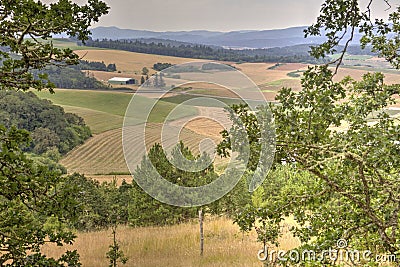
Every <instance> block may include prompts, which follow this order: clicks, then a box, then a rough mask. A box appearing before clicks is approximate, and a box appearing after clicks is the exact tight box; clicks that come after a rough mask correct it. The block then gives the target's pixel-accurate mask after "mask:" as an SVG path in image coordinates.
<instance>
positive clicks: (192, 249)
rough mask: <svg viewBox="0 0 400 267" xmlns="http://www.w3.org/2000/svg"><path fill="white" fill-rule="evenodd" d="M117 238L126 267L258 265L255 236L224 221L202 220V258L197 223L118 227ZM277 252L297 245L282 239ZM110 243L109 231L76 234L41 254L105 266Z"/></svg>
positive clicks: (284, 238) (224, 219)
mask: <svg viewBox="0 0 400 267" xmlns="http://www.w3.org/2000/svg"><path fill="white" fill-rule="evenodd" d="M117 231H118V232H117V239H118V241H119V242H120V243H121V249H122V250H123V251H124V253H125V254H126V256H127V257H128V258H129V261H128V263H127V265H126V266H141V267H147V266H148V267H153V266H165V267H168V266H171V267H179V266H185V267H190V266H202V267H214V266H215V267H217V266H218V267H219V266H243V267H244V266H245V267H251V266H260V267H261V266H262V263H261V262H260V261H259V260H258V259H257V252H258V251H259V250H260V249H261V248H262V245H261V244H260V243H257V242H256V236H255V233H254V232H252V233H250V234H248V235H244V234H242V233H241V232H240V231H239V228H238V226H237V225H233V223H232V221H231V220H229V219H226V218H210V217H207V216H206V218H205V221H204V238H205V239H204V256H203V257H201V256H199V239H200V238H199V225H198V222H197V221H193V222H191V223H185V224H180V225H174V226H167V227H146V228H130V227H119V228H118V230H117ZM281 242H282V246H281V249H290V248H293V247H294V246H295V245H297V244H298V243H297V241H296V239H294V238H292V237H288V236H285V234H284V237H283V239H281ZM111 243H112V236H111V231H100V232H91V233H78V238H77V239H76V242H75V244H74V245H73V246H69V247H56V246H46V247H45V248H44V249H43V252H44V253H46V254H47V255H49V256H58V255H60V253H62V252H63V251H65V250H66V249H77V250H78V252H79V254H80V255H81V261H82V264H83V266H86V267H102V266H108V265H107V264H108V263H107V259H106V256H105V255H106V252H107V251H108V246H109V245H110V244H111Z"/></svg>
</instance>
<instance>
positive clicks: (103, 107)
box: [36, 89, 197, 133]
mask: <svg viewBox="0 0 400 267" xmlns="http://www.w3.org/2000/svg"><path fill="white" fill-rule="evenodd" d="M55 91H56V93H55V94H50V93H48V92H46V91H42V92H36V94H37V95H38V96H39V97H41V98H45V99H49V100H51V101H52V102H53V103H54V104H57V105H60V106H63V107H64V108H65V109H66V110H67V111H68V112H73V113H76V114H78V115H79V116H81V117H83V118H84V119H85V121H86V123H87V124H88V125H89V127H90V128H91V129H92V131H93V132H94V133H101V132H104V131H107V130H111V129H116V128H121V127H122V122H123V117H124V116H125V111H126V108H127V106H128V104H129V102H130V100H131V98H132V94H130V93H121V92H104V91H88V90H71V89H65V90H64V89H58V90H55ZM136 97H138V99H140V101H139V102H140V103H141V104H142V106H140V105H138V106H136V107H135V110H137V113H135V114H129V117H131V118H133V119H137V120H138V123H140V122H142V121H143V120H144V119H145V114H143V113H142V112H140V110H141V109H143V108H144V107H145V106H146V105H149V104H152V103H153V102H154V100H153V99H150V98H146V97H142V96H136ZM175 106H176V104H174V103H169V102H164V101H160V102H158V103H157V104H156V106H155V108H154V110H153V112H152V113H151V114H150V117H149V120H148V121H149V122H163V121H164V119H165V118H166V116H167V115H168V113H169V112H170V111H171V110H172V109H173V108H174V107H175ZM181 111H182V112H180V114H177V116H175V117H173V118H171V119H178V118H182V117H186V116H190V115H195V114H197V111H196V109H195V108H193V107H183V108H182V109H181Z"/></svg>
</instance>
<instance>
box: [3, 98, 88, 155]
mask: <svg viewBox="0 0 400 267" xmlns="http://www.w3.org/2000/svg"><path fill="white" fill-rule="evenodd" d="M0 124H2V125H4V126H6V127H8V128H9V127H11V126H15V127H17V128H19V129H25V130H27V131H30V132H31V138H32V142H31V143H30V145H29V146H28V147H27V148H26V149H25V150H26V151H28V152H33V153H35V154H44V153H46V152H48V151H52V152H56V153H57V152H59V153H61V154H65V153H67V152H68V151H70V150H71V149H73V148H74V147H75V146H77V145H79V144H82V143H83V142H84V141H85V140H86V139H88V138H89V137H90V136H91V131H90V129H89V127H88V126H86V124H85V122H84V120H83V119H82V118H81V117H79V116H77V115H75V114H72V113H65V112H64V109H63V108H62V107H60V106H56V105H53V104H52V103H51V102H50V101H48V100H43V99H39V98H38V97H37V96H36V95H35V94H34V93H32V92H26V93H24V92H16V91H0Z"/></svg>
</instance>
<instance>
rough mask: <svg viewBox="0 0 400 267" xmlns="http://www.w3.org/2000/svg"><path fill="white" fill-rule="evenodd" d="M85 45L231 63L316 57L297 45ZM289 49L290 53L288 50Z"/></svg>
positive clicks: (109, 42)
mask: <svg viewBox="0 0 400 267" xmlns="http://www.w3.org/2000/svg"><path fill="white" fill-rule="evenodd" d="M85 45H87V46H91V47H100V48H109V49H118V50H124V51H130V52H138V53H146V54H156V55H165V56H174V57H186V58H199V59H209V60H220V61H233V62H257V63H259V62H285V63H290V62H293V63H296V62H308V63H316V62H317V61H316V60H315V58H313V57H311V56H310V55H309V54H308V52H307V51H308V50H309V48H307V50H304V49H298V47H296V46H294V47H288V48H268V49H255V50H250V49H245V50H233V49H224V48H222V47H221V48H215V47H210V46H207V45H197V44H186V45H185V44H181V45H171V44H169V43H168V44H163V43H154V42H151V43H145V42H143V41H140V40H108V39H103V40H92V39H89V40H87V41H86V42H85ZM288 50H289V51H292V54H291V55H288V54H287V52H288Z"/></svg>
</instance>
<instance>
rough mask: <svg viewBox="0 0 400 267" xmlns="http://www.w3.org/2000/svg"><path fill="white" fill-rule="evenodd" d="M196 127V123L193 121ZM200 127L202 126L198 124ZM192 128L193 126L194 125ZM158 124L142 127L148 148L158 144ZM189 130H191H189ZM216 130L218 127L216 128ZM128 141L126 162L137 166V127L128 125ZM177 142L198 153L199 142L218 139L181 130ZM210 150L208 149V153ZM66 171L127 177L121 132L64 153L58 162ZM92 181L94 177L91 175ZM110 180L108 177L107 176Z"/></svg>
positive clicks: (139, 151) (139, 154)
mask: <svg viewBox="0 0 400 267" xmlns="http://www.w3.org/2000/svg"><path fill="white" fill-rule="evenodd" d="M196 123H197V124H199V122H196ZM200 125H202V127H204V124H203V123H202V124H200ZM194 126H197V125H196V124H194ZM162 127H163V125H162V124H156V123H153V124H148V125H147V127H146V135H145V138H146V145H147V147H146V148H147V149H149V148H150V147H151V146H152V145H153V144H155V143H160V142H161V130H162ZM192 128H193V127H192ZM217 129H218V128H217ZM127 131H129V141H130V144H131V145H132V147H128V148H125V152H126V153H127V154H128V155H129V157H130V160H134V161H135V163H136V164H139V163H140V161H141V160H142V157H143V155H144V151H143V150H144V149H142V147H143V141H142V139H140V136H141V135H142V134H143V132H142V128H141V127H140V126H130V128H129V129H127ZM163 131H167V133H168V132H169V134H171V133H172V132H174V131H176V128H175V127H167V128H164V129H163ZM179 137H180V140H182V141H183V142H184V144H185V145H186V146H188V147H189V148H190V149H191V150H192V151H193V152H194V153H199V150H198V146H199V143H200V141H201V140H203V139H205V138H207V137H209V138H211V139H213V140H214V141H215V142H217V141H218V140H219V138H218V136H215V132H214V134H213V135H208V136H205V135H201V134H198V133H196V132H194V131H191V130H189V129H187V128H183V129H182V131H181V132H180V133H179ZM174 141H175V140H173V139H172V138H170V139H167V140H166V141H165V143H166V144H167V145H169V146H170V147H173V146H175V142H174ZM211 149H212V148H211V147H209V148H208V150H211ZM61 164H63V165H64V166H65V167H66V168H67V169H68V172H70V173H72V172H79V173H83V174H87V175H110V176H112V175H114V174H115V173H118V174H120V173H124V174H129V170H128V168H127V166H126V163H125V159H124V153H123V148H122V129H121V128H119V129H115V130H110V131H107V132H104V133H101V134H98V135H95V136H94V137H92V138H90V139H89V140H88V141H86V142H85V144H83V145H81V146H79V147H77V148H76V149H74V150H73V151H71V152H70V153H68V154H67V156H66V157H65V158H63V159H62V160H61ZM93 177H94V178H95V176H93ZM110 178H112V177H110Z"/></svg>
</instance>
